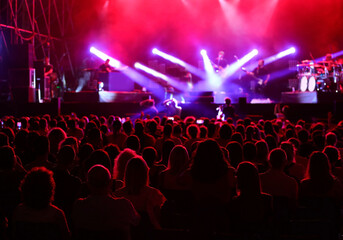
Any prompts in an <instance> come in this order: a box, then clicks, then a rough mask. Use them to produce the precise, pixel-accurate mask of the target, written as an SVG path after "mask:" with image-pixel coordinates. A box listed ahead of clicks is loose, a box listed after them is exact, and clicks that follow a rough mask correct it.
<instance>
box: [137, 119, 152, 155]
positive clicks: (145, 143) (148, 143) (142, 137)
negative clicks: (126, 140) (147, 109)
mask: <svg viewBox="0 0 343 240" xmlns="http://www.w3.org/2000/svg"><path fill="white" fill-rule="evenodd" d="M135 135H136V136H137V137H138V138H139V141H140V145H141V149H144V148H146V147H153V146H155V142H156V140H155V138H154V137H153V136H151V135H150V134H148V133H146V132H145V131H144V126H143V123H142V122H139V121H137V122H136V124H135Z"/></svg>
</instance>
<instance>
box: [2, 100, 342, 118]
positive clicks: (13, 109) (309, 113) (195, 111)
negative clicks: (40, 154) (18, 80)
mask: <svg viewBox="0 0 343 240" xmlns="http://www.w3.org/2000/svg"><path fill="white" fill-rule="evenodd" d="M288 105H289V106H290V111H289V119H290V120H291V121H296V120H298V119H304V120H308V121H317V120H323V119H325V118H326V117H327V115H328V112H333V113H334V114H335V117H336V120H341V119H343V111H340V109H343V103H342V102H336V103H335V102H333V103H318V104H288ZM181 106H182V108H183V110H182V117H183V118H184V117H186V116H195V117H208V118H215V117H216V114H217V112H216V108H217V107H218V104H213V103H189V104H181ZM234 107H235V110H236V112H237V114H239V116H240V117H241V118H244V117H250V118H252V119H253V120H258V119H260V118H264V119H273V118H274V113H273V112H274V104H234ZM141 110H142V109H141V107H140V106H139V103H133V102H132V103H129V102H127V103H98V102H95V103H81V102H73V103H68V102H63V103H61V107H60V113H61V114H70V113H72V112H75V113H76V114H77V115H78V116H87V115H90V114H96V115H99V116H109V115H117V116H121V117H124V116H130V117H132V118H136V117H139V115H140V112H141ZM44 114H50V115H52V116H56V115H58V104H57V102H56V103H26V104H25V103H21V104H17V103H0V115H1V117H3V116H15V117H21V116H37V115H38V116H39V115H44Z"/></svg>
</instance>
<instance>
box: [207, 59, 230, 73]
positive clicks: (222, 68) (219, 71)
mask: <svg viewBox="0 0 343 240" xmlns="http://www.w3.org/2000/svg"><path fill="white" fill-rule="evenodd" d="M211 64H212V67H213V69H214V71H215V72H216V73H222V72H224V70H225V69H226V68H227V67H228V66H229V65H227V66H226V67H225V68H224V67H222V66H219V65H218V64H215V63H214V62H213V61H211Z"/></svg>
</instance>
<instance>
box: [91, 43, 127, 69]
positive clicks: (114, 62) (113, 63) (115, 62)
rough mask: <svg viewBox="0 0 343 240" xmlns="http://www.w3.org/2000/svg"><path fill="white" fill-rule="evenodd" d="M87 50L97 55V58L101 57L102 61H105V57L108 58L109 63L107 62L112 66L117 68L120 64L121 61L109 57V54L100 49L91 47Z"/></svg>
mask: <svg viewBox="0 0 343 240" xmlns="http://www.w3.org/2000/svg"><path fill="white" fill-rule="evenodd" d="M89 51H90V52H91V53H93V54H94V55H95V56H97V57H98V58H100V59H102V60H103V61H106V59H109V60H110V63H109V64H110V65H111V66H112V67H115V68H119V67H120V65H121V63H120V61H119V60H117V59H114V58H113V57H110V56H109V55H107V54H106V53H104V52H102V51H100V50H98V49H96V48H95V47H91V48H90V49H89Z"/></svg>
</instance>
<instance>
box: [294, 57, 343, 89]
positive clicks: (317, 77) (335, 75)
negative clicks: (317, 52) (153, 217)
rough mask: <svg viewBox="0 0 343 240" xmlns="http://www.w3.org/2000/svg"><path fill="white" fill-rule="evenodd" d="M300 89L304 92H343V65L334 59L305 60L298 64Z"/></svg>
mask: <svg viewBox="0 0 343 240" xmlns="http://www.w3.org/2000/svg"><path fill="white" fill-rule="evenodd" d="M297 72H298V75H297V77H298V80H299V90H300V91H302V92H305V91H309V92H313V91H318V92H343V67H342V64H337V63H335V62H334V61H320V62H314V61H311V60H303V61H302V62H301V63H300V64H297Z"/></svg>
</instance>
